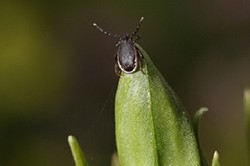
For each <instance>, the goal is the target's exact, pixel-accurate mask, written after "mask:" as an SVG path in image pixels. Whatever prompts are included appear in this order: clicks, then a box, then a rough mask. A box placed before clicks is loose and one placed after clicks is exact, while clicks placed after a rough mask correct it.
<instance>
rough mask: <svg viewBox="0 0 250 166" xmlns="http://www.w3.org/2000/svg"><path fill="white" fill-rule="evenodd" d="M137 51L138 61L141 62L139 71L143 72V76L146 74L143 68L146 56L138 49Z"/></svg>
mask: <svg viewBox="0 0 250 166" xmlns="http://www.w3.org/2000/svg"><path fill="white" fill-rule="evenodd" d="M136 51H137V54H138V55H139V56H138V60H139V70H141V72H142V73H143V74H146V73H145V72H144V71H143V68H144V56H143V55H142V53H141V51H140V50H139V49H138V48H136Z"/></svg>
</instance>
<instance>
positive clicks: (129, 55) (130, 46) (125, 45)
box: [115, 38, 140, 74]
mask: <svg viewBox="0 0 250 166" xmlns="http://www.w3.org/2000/svg"><path fill="white" fill-rule="evenodd" d="M117 47H118V51H117V54H116V57H115V59H116V61H117V64H118V67H119V69H120V70H121V71H123V72H124V73H127V74H130V73H133V72H135V71H137V69H138V67H139V59H140V57H139V55H138V54H139V53H138V51H137V49H136V48H135V46H134V41H133V40H132V39H131V38H128V39H124V40H121V41H119V42H118V43H117ZM117 72H118V73H119V70H117V69H116V73H117Z"/></svg>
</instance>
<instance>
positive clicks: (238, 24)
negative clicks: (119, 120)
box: [0, 0, 250, 166]
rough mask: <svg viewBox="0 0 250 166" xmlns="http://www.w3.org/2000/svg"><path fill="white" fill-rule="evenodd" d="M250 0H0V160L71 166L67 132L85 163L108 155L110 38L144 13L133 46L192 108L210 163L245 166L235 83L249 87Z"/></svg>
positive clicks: (111, 137) (5, 164) (113, 81)
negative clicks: (199, 113)
mask: <svg viewBox="0 0 250 166" xmlns="http://www.w3.org/2000/svg"><path fill="white" fill-rule="evenodd" d="M249 5H250V1H247V0H228V1H226V0H221V1H209V0H205V1H195V0H193V1H178V0H177V1H173V0H172V1H170V0H167V1H165V2H163V1H162V2H157V1H156V2H152V1H132V0H128V1H106V2H98V1H84V0H82V1H78V0H72V1H48V0H45V1H17V0H13V1H7V0H2V1H1V2H0V165H1V166H14V165H19V166H27V165H30V166H33V165H35V166H44V165H65V166H68V165H72V166H73V165H74V163H73V159H72V156H71V153H70V149H69V147H68V144H67V136H68V135H69V134H72V135H75V136H76V137H77V139H78V140H79V142H80V144H81V146H82V148H83V150H84V152H85V153H86V156H87V159H88V161H89V163H90V164H91V165H109V163H110V157H111V154H112V153H113V152H114V151H115V134H114V117H113V116H114V115H113V99H114V94H115V88H116V85H117V81H118V77H117V76H116V75H115V74H114V69H113V68H114V63H115V61H114V57H113V56H114V54H115V52H116V48H115V43H116V42H117V41H116V40H113V39H112V38H108V37H107V36H105V35H103V34H101V33H100V32H99V31H97V30H96V29H95V28H94V27H93V26H92V24H93V22H96V23H98V24H99V25H101V26H102V27H104V28H105V29H106V30H108V31H111V32H114V33H117V34H123V33H125V32H132V31H133V30H134V28H135V26H136V24H137V23H138V21H139V19H140V17H141V16H144V17H145V20H144V22H143V24H142V28H141V29H140V32H139V34H140V35H141V36H142V37H141V39H140V41H139V44H140V45H141V46H142V47H143V48H144V49H145V50H146V51H147V52H148V54H149V55H150V56H151V58H152V60H153V61H154V63H155V65H156V66H157V67H158V69H159V70H160V71H161V73H162V74H163V75H164V77H165V79H166V80H167V81H168V83H169V84H170V85H171V86H172V88H173V89H174V90H175V91H176V92H177V94H178V95H179V97H180V98H181V100H182V101H183V103H184V105H185V106H186V108H187V110H188V112H189V113H190V116H193V114H194V112H195V111H196V110H197V109H198V108H199V107H201V106H207V107H208V108H209V112H208V113H206V115H205V116H204V117H203V118H202V123H201V139H202V143H203V146H204V149H205V153H206V156H207V158H208V160H209V161H210V160H211V158H212V154H213V152H214V150H218V151H219V153H220V158H221V164H222V165H227V166H229V165H232V166H233V165H241V166H244V165H248V164H247V154H246V138H245V133H244V114H243V106H242V96H243V89H244V88H245V87H247V86H250V74H249V73H250V72H249V71H250V63H249V62H250V10H249Z"/></svg>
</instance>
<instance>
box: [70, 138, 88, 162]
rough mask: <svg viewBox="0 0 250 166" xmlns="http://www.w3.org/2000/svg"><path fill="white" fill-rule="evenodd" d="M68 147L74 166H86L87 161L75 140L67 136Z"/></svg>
mask: <svg viewBox="0 0 250 166" xmlns="http://www.w3.org/2000/svg"><path fill="white" fill-rule="evenodd" d="M68 142H69V146H70V149H71V152H72V155H73V158H74V161H75V165H76V166H88V163H87V160H86V158H85V157H84V154H83V152H82V150H81V148H80V146H79V144H78V142H77V140H76V138H75V137H73V136H71V135H70V136H68Z"/></svg>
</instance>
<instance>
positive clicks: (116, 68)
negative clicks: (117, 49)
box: [115, 64, 121, 76]
mask: <svg viewBox="0 0 250 166" xmlns="http://www.w3.org/2000/svg"><path fill="white" fill-rule="evenodd" d="M115 74H116V75H117V76H121V70H120V68H119V66H118V64H115Z"/></svg>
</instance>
